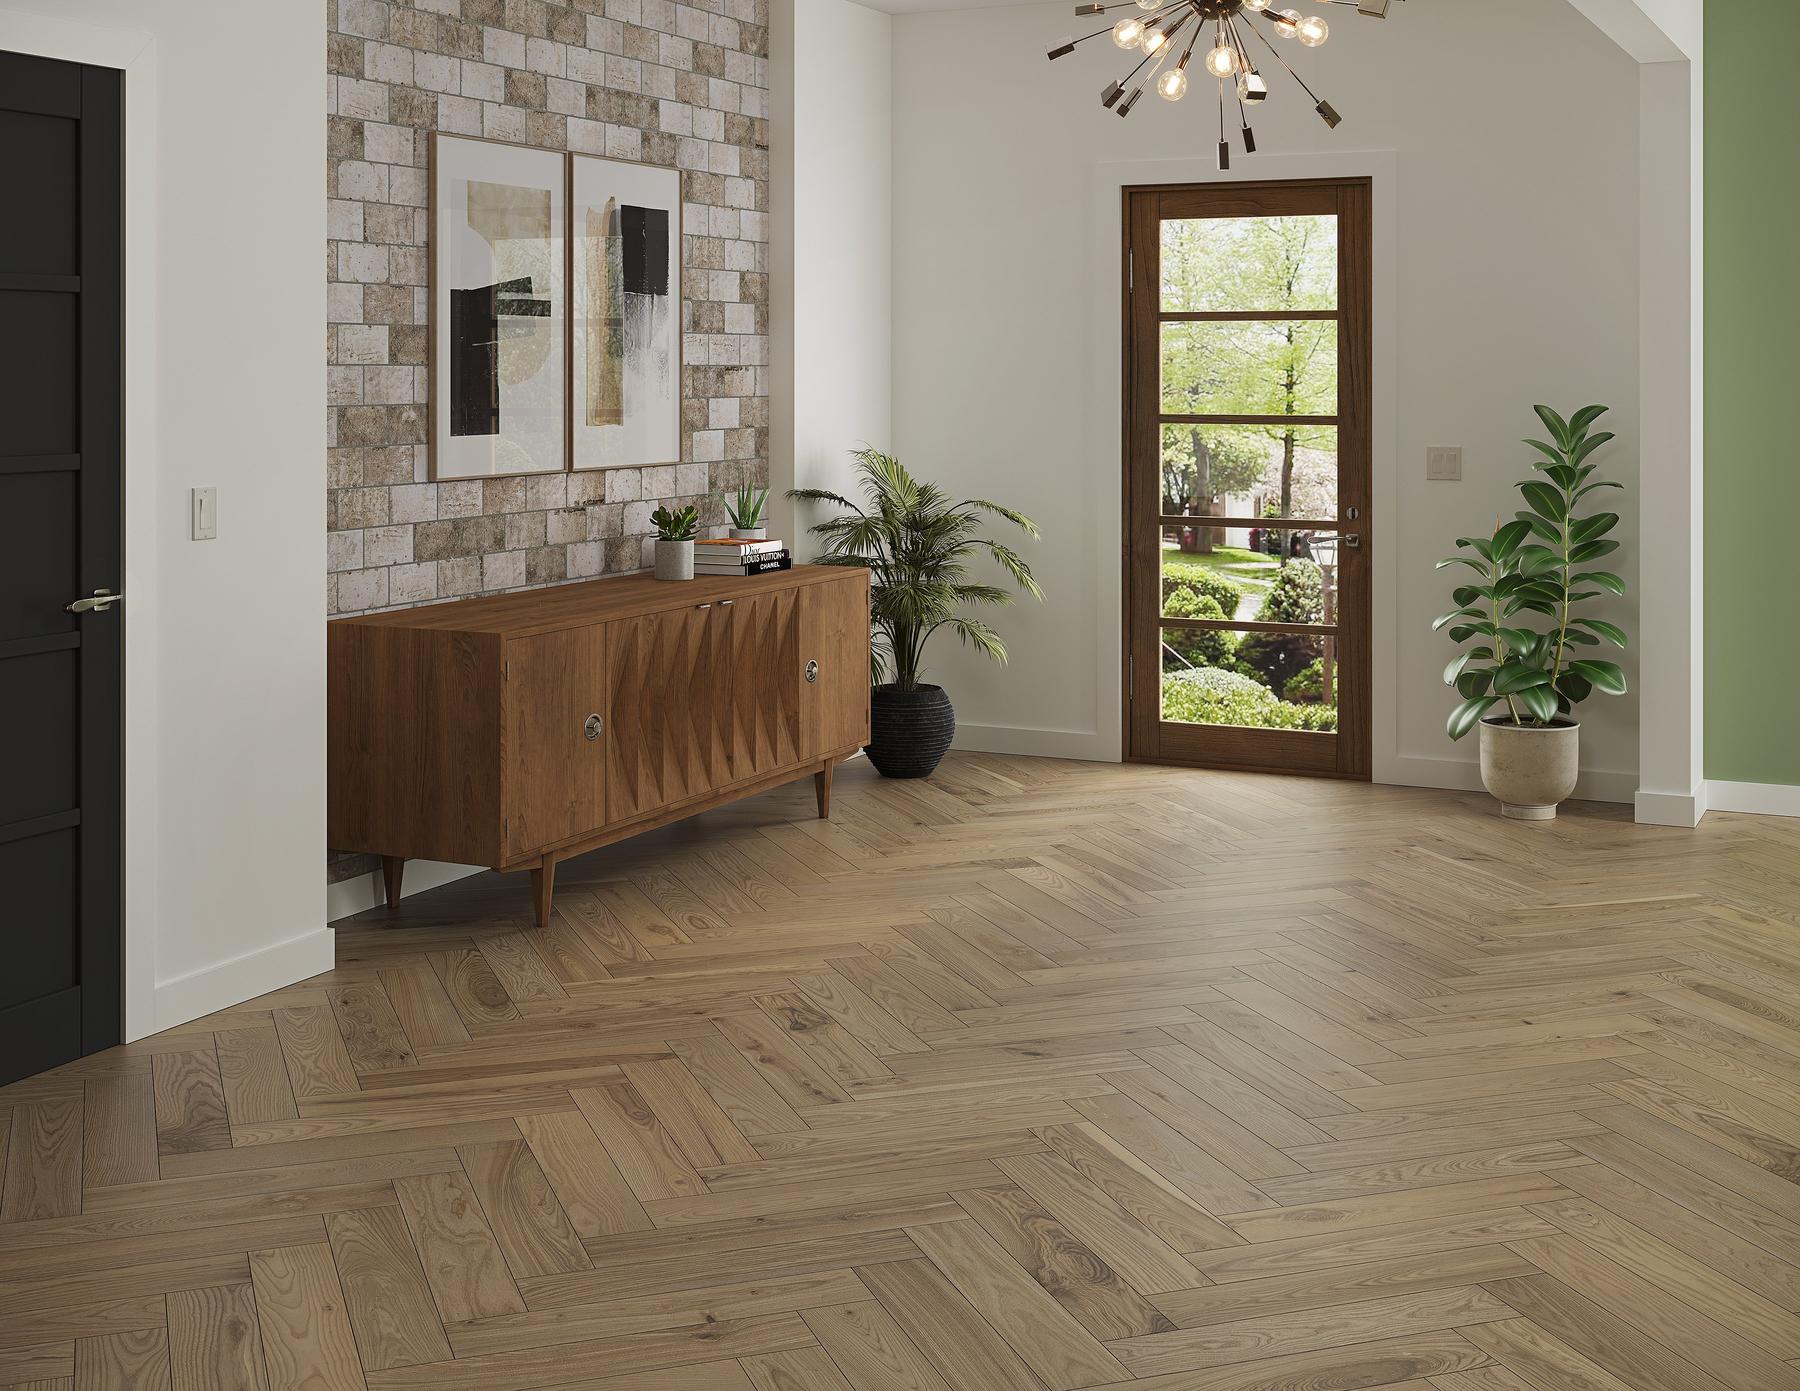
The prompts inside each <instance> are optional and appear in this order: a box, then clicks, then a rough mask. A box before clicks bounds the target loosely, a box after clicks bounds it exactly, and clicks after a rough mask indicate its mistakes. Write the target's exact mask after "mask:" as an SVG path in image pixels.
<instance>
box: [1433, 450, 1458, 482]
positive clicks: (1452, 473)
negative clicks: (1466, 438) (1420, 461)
mask: <svg viewBox="0 0 1800 1391" xmlns="http://www.w3.org/2000/svg"><path fill="white" fill-rule="evenodd" d="M1462 454H1463V452H1462V446H1461V445H1440V444H1434V445H1432V446H1431V447H1430V448H1428V449H1427V450H1426V451H1425V477H1426V478H1428V479H1430V480H1432V481H1434V482H1439V483H1460V482H1461V481H1462Z"/></svg>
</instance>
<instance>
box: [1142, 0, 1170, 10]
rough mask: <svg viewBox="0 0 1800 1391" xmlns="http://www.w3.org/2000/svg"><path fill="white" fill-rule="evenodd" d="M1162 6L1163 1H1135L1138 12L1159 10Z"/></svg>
mask: <svg viewBox="0 0 1800 1391" xmlns="http://www.w3.org/2000/svg"><path fill="white" fill-rule="evenodd" d="M1163 4H1164V0H1137V5H1138V8H1139V9H1140V10H1160V9H1161V8H1162V7H1163Z"/></svg>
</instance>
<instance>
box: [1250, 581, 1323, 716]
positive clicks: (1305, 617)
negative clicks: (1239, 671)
mask: <svg viewBox="0 0 1800 1391" xmlns="http://www.w3.org/2000/svg"><path fill="white" fill-rule="evenodd" d="M1324 616H1325V594H1324V585H1323V580H1322V578H1321V576H1320V574H1319V567H1318V566H1317V565H1315V564H1313V562H1312V561H1310V560H1301V559H1294V560H1290V561H1288V563H1287V564H1286V565H1283V566H1282V567H1281V571H1280V573H1279V574H1277V575H1276V576H1275V587H1274V588H1273V589H1271V590H1270V591H1269V597H1268V598H1266V599H1264V600H1263V606H1262V612H1261V613H1259V614H1258V615H1257V617H1258V618H1259V619H1260V620H1261V621H1263V622H1265V623H1317V622H1319V621H1320V620H1321V619H1323V618H1324ZM1320 648H1321V644H1320V640H1319V639H1318V638H1314V637H1308V636H1305V635H1303V634H1299V633H1249V634H1247V635H1246V636H1245V638H1244V640H1243V642H1242V643H1240V644H1239V645H1238V660H1239V661H1240V662H1242V663H1243V664H1244V665H1245V666H1248V667H1249V668H1251V669H1252V670H1253V671H1255V673H1256V676H1257V679H1258V680H1260V681H1261V682H1262V683H1263V684H1264V685H1265V686H1267V687H1268V688H1269V690H1270V691H1271V692H1279V691H1284V690H1286V689H1287V683H1288V682H1289V681H1291V680H1293V678H1294V677H1296V676H1298V675H1299V674H1300V673H1301V672H1302V671H1304V670H1305V669H1306V667H1307V666H1309V665H1310V664H1311V663H1313V662H1314V661H1316V660H1318V658H1319V657H1320V655H1321V652H1320Z"/></svg>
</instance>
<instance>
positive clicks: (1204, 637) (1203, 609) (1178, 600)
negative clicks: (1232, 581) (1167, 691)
mask: <svg viewBox="0 0 1800 1391" xmlns="http://www.w3.org/2000/svg"><path fill="white" fill-rule="evenodd" d="M1163 613H1164V614H1166V615H1167V616H1168V617H1170V618H1223V617H1225V611H1224V610H1223V609H1221V608H1220V607H1219V605H1218V604H1217V602H1215V601H1214V600H1213V599H1212V598H1211V596H1209V595H1206V594H1197V593H1195V592H1194V591H1193V590H1191V589H1178V590H1176V591H1175V592H1174V593H1173V594H1171V595H1169V597H1168V598H1167V599H1166V600H1164V601H1163ZM1163 643H1164V646H1165V650H1164V652H1163V670H1164V671H1185V670H1187V669H1188V668H1189V667H1229V666H1231V665H1232V663H1233V662H1234V661H1235V660H1236V657H1237V648H1238V635H1237V634H1236V633H1232V632H1226V631H1225V630H1223V629H1216V628H1214V629H1207V628H1165V629H1163ZM1176 654H1179V656H1177V655H1176ZM1183 659H1185V660H1183Z"/></svg>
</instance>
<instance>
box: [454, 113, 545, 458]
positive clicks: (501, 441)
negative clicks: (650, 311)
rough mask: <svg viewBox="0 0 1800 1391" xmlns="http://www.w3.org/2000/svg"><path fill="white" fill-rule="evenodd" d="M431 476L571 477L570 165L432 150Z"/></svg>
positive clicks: (502, 151)
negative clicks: (562, 474)
mask: <svg viewBox="0 0 1800 1391" xmlns="http://www.w3.org/2000/svg"><path fill="white" fill-rule="evenodd" d="M431 195H432V204H431V206H432V224H431V253H432V269H431V296H432V306H431V309H432V313H431V323H432V356H431V362H432V370H431V423H432V435H431V438H432V450H431V471H432V477H434V478H491V477H495V476H498V475H505V474H515V473H552V472H559V471H561V470H563V469H566V468H567V467H568V452H569V425H568V420H569V407H568V336H569V302H568V279H567V275H568V241H567V234H568V169H567V164H566V162H565V156H564V155H562V154H561V153H559V152H557V151H554V150H538V149H532V148H529V147H527V146H523V145H508V144H502V143H499V142H497V141H490V140H467V139H462V138H460V137H457V136H448V135H437V136H435V137H434V138H433V140H432V168H431Z"/></svg>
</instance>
